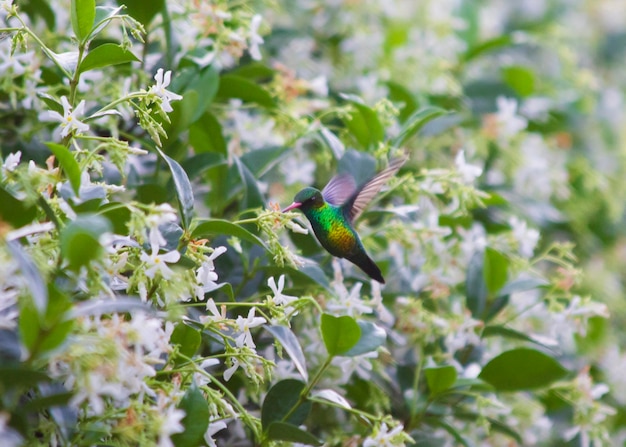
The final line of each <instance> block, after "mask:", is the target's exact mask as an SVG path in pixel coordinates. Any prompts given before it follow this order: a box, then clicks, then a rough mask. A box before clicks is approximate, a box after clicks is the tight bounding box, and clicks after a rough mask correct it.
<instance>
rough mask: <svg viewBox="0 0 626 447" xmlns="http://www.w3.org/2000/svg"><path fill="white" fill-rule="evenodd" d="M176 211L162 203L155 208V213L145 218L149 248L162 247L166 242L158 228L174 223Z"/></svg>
mask: <svg viewBox="0 0 626 447" xmlns="http://www.w3.org/2000/svg"><path fill="white" fill-rule="evenodd" d="M176 219H177V217H176V211H174V208H172V206H171V205H170V204H168V203H163V204H161V205H158V206H157V207H156V208H155V212H154V213H152V214H150V215H149V216H148V217H147V218H146V223H147V225H148V240H149V241H150V246H156V247H164V246H165V245H167V241H166V240H165V238H164V237H163V234H162V233H161V230H160V229H159V227H160V226H161V225H165V224H168V223H173V222H176Z"/></svg>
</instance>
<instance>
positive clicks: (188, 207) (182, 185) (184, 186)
mask: <svg viewBox="0 0 626 447" xmlns="http://www.w3.org/2000/svg"><path fill="white" fill-rule="evenodd" d="M156 150H157V151H158V152H159V154H160V155H161V157H162V158H163V159H164V160H165V162H166V163H167V165H168V166H169V168H170V171H171V173H172V179H173V180H174V186H175V187H176V196H177V197H178V206H179V209H180V217H181V222H182V225H183V228H184V229H185V230H186V229H188V228H189V223H190V222H191V217H192V214H193V189H192V187H191V182H190V181H189V177H187V173H186V172H185V170H184V169H183V168H182V167H181V166H180V165H179V164H178V162H177V161H176V160H174V159H173V158H170V157H168V156H167V155H165V154H164V153H163V151H162V150H160V149H159V148H156Z"/></svg>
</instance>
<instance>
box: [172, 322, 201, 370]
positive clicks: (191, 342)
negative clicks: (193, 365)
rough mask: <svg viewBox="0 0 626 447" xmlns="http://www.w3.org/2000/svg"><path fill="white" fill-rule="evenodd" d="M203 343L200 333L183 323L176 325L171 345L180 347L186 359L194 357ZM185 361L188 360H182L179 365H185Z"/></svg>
mask: <svg viewBox="0 0 626 447" xmlns="http://www.w3.org/2000/svg"><path fill="white" fill-rule="evenodd" d="M201 341H202V337H201V335H200V333H199V332H198V331H197V330H195V329H194V328H192V327H190V326H188V325H186V324H185V323H182V322H181V323H178V324H177V325H176V328H174V332H172V336H171V337H170V343H172V344H175V345H179V346H180V347H179V351H180V353H181V354H183V355H184V356H186V357H193V355H194V354H195V353H196V351H197V350H198V348H199V347H200V342H201ZM185 361H186V360H183V359H181V361H180V362H177V363H183V362H185Z"/></svg>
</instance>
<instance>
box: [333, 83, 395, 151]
mask: <svg viewBox="0 0 626 447" xmlns="http://www.w3.org/2000/svg"><path fill="white" fill-rule="evenodd" d="M340 96H341V97H342V98H343V99H344V100H346V101H348V102H349V103H350V104H352V105H353V106H354V111H353V112H352V113H351V114H350V119H347V120H346V121H345V125H346V127H347V128H348V129H349V130H350V133H352V135H353V136H354V138H356V140H357V141H358V142H359V144H360V145H361V146H362V147H363V148H364V149H367V148H375V147H376V145H377V144H378V143H380V142H381V141H382V140H383V138H384V137H385V129H384V128H383V125H382V124H381V123H380V120H379V119H378V115H377V114H376V112H375V111H374V110H373V109H372V108H370V107H368V106H366V105H365V104H364V103H363V101H362V100H361V99H360V98H359V97H357V96H354V95H347V94H341V95H340Z"/></svg>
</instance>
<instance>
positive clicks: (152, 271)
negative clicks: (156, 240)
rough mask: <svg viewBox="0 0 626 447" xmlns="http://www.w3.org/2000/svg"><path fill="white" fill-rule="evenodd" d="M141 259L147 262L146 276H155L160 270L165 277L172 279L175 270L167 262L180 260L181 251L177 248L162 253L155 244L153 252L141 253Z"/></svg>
mask: <svg viewBox="0 0 626 447" xmlns="http://www.w3.org/2000/svg"><path fill="white" fill-rule="evenodd" d="M140 259H141V261H142V262H145V263H146V266H147V267H148V268H147V269H146V276H147V277H148V278H154V277H155V275H156V273H157V272H158V273H159V274H160V275H161V277H162V278H163V279H170V278H171V277H172V275H173V274H174V272H173V271H172V270H171V269H170V268H169V267H168V266H167V263H170V264H171V263H174V262H178V260H179V259H180V253H179V252H178V251H176V250H172V251H169V252H167V253H165V254H162V255H161V254H159V247H157V246H156V245H153V246H152V254H150V255H148V254H147V253H145V252H144V253H141V257H140Z"/></svg>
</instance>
